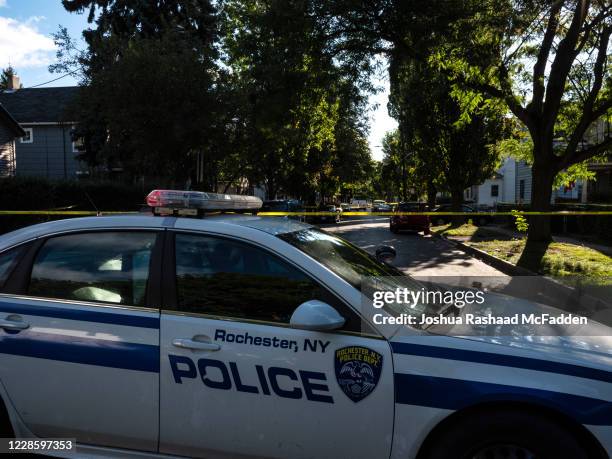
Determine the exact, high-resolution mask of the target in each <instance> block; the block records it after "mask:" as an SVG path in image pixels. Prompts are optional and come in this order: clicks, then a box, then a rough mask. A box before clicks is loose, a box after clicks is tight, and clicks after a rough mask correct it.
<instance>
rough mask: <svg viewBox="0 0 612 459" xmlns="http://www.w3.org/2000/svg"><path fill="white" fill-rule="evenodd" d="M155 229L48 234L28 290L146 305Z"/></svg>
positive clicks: (68, 298)
mask: <svg viewBox="0 0 612 459" xmlns="http://www.w3.org/2000/svg"><path fill="white" fill-rule="evenodd" d="M155 237H156V235H155V233H152V232H123V231H117V232H96V233H82V234H71V235H66V236H57V237H52V238H50V239H48V240H47V241H46V242H45V243H44V245H43V246H42V247H41V249H40V250H39V252H38V253H37V254H36V258H35V260H34V264H33V266H32V275H31V279H30V284H29V287H28V294H30V295H34V296H41V297H46V298H58V299H66V300H76V301H79V300H80V301H95V302H105V303H117V304H128V305H134V306H143V305H144V300H145V291H146V284H147V280H148V275H149V262H150V258H151V251H152V249H153V245H154V244H155Z"/></svg>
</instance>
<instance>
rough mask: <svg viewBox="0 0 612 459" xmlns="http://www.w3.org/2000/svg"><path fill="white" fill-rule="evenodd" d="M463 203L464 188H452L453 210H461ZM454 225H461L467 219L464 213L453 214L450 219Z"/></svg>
mask: <svg viewBox="0 0 612 459" xmlns="http://www.w3.org/2000/svg"><path fill="white" fill-rule="evenodd" d="M461 204H463V189H455V190H451V210H452V211H453V212H461ZM450 220H451V222H452V223H453V226H461V225H463V222H464V221H465V217H464V216H463V215H453V216H452V218H451V219H450Z"/></svg>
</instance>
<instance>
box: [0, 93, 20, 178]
mask: <svg viewBox="0 0 612 459" xmlns="http://www.w3.org/2000/svg"><path fill="white" fill-rule="evenodd" d="M24 135H25V131H24V130H23V129H22V128H21V126H19V123H17V121H16V120H15V119H14V118H13V117H12V116H11V115H10V113H9V112H7V111H6V110H5V109H4V107H3V106H2V105H0V177H10V176H12V175H14V173H15V156H16V154H15V139H17V138H19V137H22V136H24Z"/></svg>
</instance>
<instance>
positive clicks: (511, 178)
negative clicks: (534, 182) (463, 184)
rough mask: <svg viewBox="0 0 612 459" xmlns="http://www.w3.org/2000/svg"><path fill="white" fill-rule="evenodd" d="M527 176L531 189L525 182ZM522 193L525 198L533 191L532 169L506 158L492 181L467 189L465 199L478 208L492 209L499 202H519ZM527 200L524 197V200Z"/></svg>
mask: <svg viewBox="0 0 612 459" xmlns="http://www.w3.org/2000/svg"><path fill="white" fill-rule="evenodd" d="M527 176H528V177H529V187H528V188H529V189H527V186H526V182H525V180H524V179H525V178H526V177H527ZM521 191H522V195H523V196H528V195H527V191H529V192H530V191H531V168H529V166H527V165H525V164H524V163H520V162H517V161H516V160H514V159H513V158H506V159H505V160H504V162H503V163H502V165H501V166H500V167H499V169H498V170H497V171H496V172H495V173H494V174H493V176H492V177H491V178H490V179H487V180H485V181H484V183H482V184H480V185H475V186H472V187H470V188H467V189H466V190H465V191H464V195H463V198H464V199H465V200H466V201H468V202H472V203H474V205H476V206H478V207H488V208H490V207H495V206H496V205H497V203H498V202H518V198H517V197H518V196H519V195H520V193H521ZM529 198H530V195H529ZM525 199H526V198H525V197H524V198H523V200H525ZM527 199H528V198H527Z"/></svg>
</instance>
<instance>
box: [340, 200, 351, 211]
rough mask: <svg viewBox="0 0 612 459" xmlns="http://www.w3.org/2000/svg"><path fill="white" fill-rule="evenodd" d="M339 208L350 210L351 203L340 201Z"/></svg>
mask: <svg viewBox="0 0 612 459" xmlns="http://www.w3.org/2000/svg"><path fill="white" fill-rule="evenodd" d="M340 208H341V209H342V212H348V211H350V210H351V205H350V204H348V203H346V202H342V203H340Z"/></svg>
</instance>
